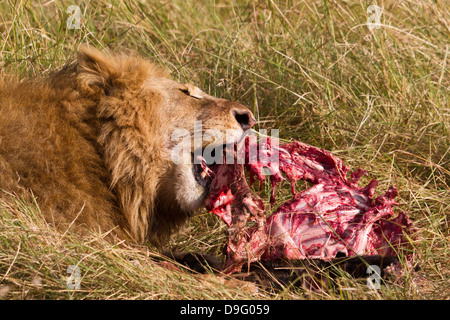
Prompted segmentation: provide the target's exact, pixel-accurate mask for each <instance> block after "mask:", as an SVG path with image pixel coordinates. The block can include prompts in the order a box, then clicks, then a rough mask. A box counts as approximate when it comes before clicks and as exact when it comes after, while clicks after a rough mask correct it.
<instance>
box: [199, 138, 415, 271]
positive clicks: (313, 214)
mask: <svg viewBox="0 0 450 320" xmlns="http://www.w3.org/2000/svg"><path fill="white" fill-rule="evenodd" d="M238 150H239V148H238ZM243 150H245V165H243V164H223V165H217V166H215V169H214V172H213V179H212V182H211V185H210V191H209V195H208V197H207V198H206V200H205V206H206V208H207V209H208V210H210V211H211V212H213V213H215V214H216V215H218V216H219V217H221V218H222V219H223V221H224V222H225V223H226V224H227V225H228V226H229V228H228V231H227V232H228V243H227V247H226V256H227V259H226V262H225V267H224V270H223V271H224V272H225V273H233V272H239V271H240V270H241V268H242V266H243V265H245V264H250V263H251V262H254V261H257V260H260V259H261V260H269V261H273V260H278V259H321V260H324V261H328V260H330V259H333V258H335V257H337V256H339V257H340V256H354V255H383V256H393V255H396V253H397V250H398V249H399V248H400V247H401V246H402V245H403V243H404V242H405V239H404V234H403V232H404V231H406V232H408V231H409V228H410V226H411V221H410V220H409V219H408V217H407V215H406V214H405V213H403V212H400V213H398V215H395V213H394V211H393V209H392V206H395V205H397V203H396V202H395V201H394V198H395V197H396V196H397V189H396V188H395V187H390V188H389V189H388V191H387V192H386V193H385V194H384V195H382V196H379V197H377V198H375V199H373V196H374V192H375V187H376V186H377V185H378V182H377V181H376V180H372V181H371V182H369V184H368V185H367V186H365V187H359V185H358V181H359V179H360V178H361V176H362V175H366V174H367V173H366V172H365V171H364V170H362V169H358V170H357V171H356V172H354V173H352V174H351V175H350V179H348V178H347V173H348V171H349V168H348V167H347V166H345V165H343V163H342V160H341V159H339V158H337V157H335V156H333V155H332V154H331V153H330V152H328V151H325V150H323V149H320V148H316V147H313V146H309V145H307V144H304V143H301V142H297V141H295V142H292V143H289V144H284V145H279V141H278V140H277V139H272V138H264V140H263V142H262V143H257V141H256V137H255V136H248V137H247V139H246V140H245V148H244V149H243ZM228 152H230V150H229V149H228ZM234 152H235V154H234V156H235V158H236V157H237V152H236V151H234ZM244 167H245V168H246V169H247V170H248V172H249V178H250V185H251V184H252V183H253V182H254V181H255V180H259V181H260V182H261V185H262V184H263V182H264V181H265V179H266V177H267V176H270V182H271V186H272V193H271V204H272V205H273V204H274V202H275V187H276V185H277V184H278V183H279V182H280V181H282V180H284V179H285V178H284V177H283V174H284V176H285V177H286V178H287V179H288V180H289V182H290V183H291V191H292V194H293V198H292V199H291V200H289V201H287V202H286V203H284V204H282V205H280V206H279V207H278V209H277V210H276V211H275V212H273V214H271V215H270V216H269V217H268V218H267V219H266V216H265V210H264V205H263V203H262V201H261V199H260V197H259V196H258V195H257V194H256V193H255V192H253V191H252V190H251V189H250V187H249V185H248V184H247V181H246V179H245V173H244ZM298 180H305V181H308V182H309V183H311V184H312V186H311V187H310V188H308V189H306V190H304V191H301V192H298V193H297V192H296V191H295V183H296V181H298Z"/></svg>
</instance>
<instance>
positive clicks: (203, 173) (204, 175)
mask: <svg viewBox="0 0 450 320" xmlns="http://www.w3.org/2000/svg"><path fill="white" fill-rule="evenodd" d="M200 175H201V176H202V178H203V179H205V178H206V172H205V171H202V173H200Z"/></svg>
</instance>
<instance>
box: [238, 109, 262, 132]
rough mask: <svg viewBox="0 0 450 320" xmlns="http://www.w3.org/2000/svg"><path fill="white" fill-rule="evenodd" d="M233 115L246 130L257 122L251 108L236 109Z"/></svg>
mask: <svg viewBox="0 0 450 320" xmlns="http://www.w3.org/2000/svg"><path fill="white" fill-rule="evenodd" d="M233 115H234V118H235V119H236V121H237V122H238V123H239V125H240V126H241V127H242V129H243V130H244V131H246V130H248V129H250V128H251V127H253V126H254V125H255V123H256V120H255V119H254V118H253V114H252V113H251V112H250V111H249V110H242V109H234V110H233Z"/></svg>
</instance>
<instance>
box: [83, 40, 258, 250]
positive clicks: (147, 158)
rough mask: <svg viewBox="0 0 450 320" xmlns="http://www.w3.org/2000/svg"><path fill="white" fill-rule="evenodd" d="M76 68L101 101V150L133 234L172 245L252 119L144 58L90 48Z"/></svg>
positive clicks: (86, 87) (237, 106)
mask: <svg viewBox="0 0 450 320" xmlns="http://www.w3.org/2000/svg"><path fill="white" fill-rule="evenodd" d="M77 65H78V67H77V68H78V71H77V82H78V84H79V86H80V87H81V88H82V89H83V90H84V91H86V92H90V94H91V95H97V96H98V97H99V98H98V101H99V102H98V111H97V115H98V118H99V121H100V125H99V128H100V129H99V131H100V132H99V139H98V142H99V144H100V146H101V147H102V149H103V153H104V159H105V164H106V166H107V168H108V169H109V172H110V175H111V187H112V188H113V190H114V192H115V194H116V195H117V198H118V199H119V201H118V202H119V206H120V208H121V210H122V211H123V213H124V215H125V217H126V220H127V221H128V224H129V228H130V231H131V234H132V235H133V236H134V238H135V239H136V240H137V241H139V242H144V241H146V240H161V239H162V238H166V237H167V236H168V235H169V234H170V233H171V231H172V230H173V229H174V228H175V227H177V226H179V225H180V224H181V223H183V222H184V221H185V220H186V218H187V217H188V216H189V215H190V214H191V213H193V212H194V211H195V210H197V209H199V208H200V207H201V206H202V204H203V200H204V198H205V196H206V193H207V190H208V177H207V172H206V171H208V166H207V165H209V166H212V165H214V160H215V159H221V157H217V154H216V155H215V154H214V153H217V152H220V151H218V150H220V148H221V147H222V146H223V145H225V144H232V143H235V142H237V141H238V140H239V139H240V138H241V137H242V136H243V134H244V132H245V131H246V130H247V129H249V128H250V127H252V126H253V124H254V123H255V120H254V117H253V115H252V113H251V112H250V110H249V109H248V108H246V107H245V106H243V105H241V104H239V103H236V102H231V101H227V100H224V99H218V98H215V97H212V96H210V95H208V94H206V93H204V92H203V91H201V90H200V89H199V88H197V87H195V86H193V85H191V84H181V83H178V82H176V81H173V80H171V79H170V78H169V74H168V72H167V71H166V70H165V69H163V68H161V67H159V66H156V65H154V64H152V63H149V62H148V61H146V60H144V59H142V58H139V57H135V56H128V55H119V56H113V55H108V54H102V53H100V52H98V51H96V50H93V49H87V48H84V49H82V50H81V52H80V54H79V56H78V60H77ZM205 154H206V156H205ZM205 159H206V160H208V159H209V161H206V162H207V163H206V164H207V165H205ZM211 159H212V161H211ZM202 162H203V163H202Z"/></svg>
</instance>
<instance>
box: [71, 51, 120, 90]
mask: <svg viewBox="0 0 450 320" xmlns="http://www.w3.org/2000/svg"><path fill="white" fill-rule="evenodd" d="M77 62H78V66H79V73H78V78H79V79H80V80H81V81H82V82H83V83H84V84H85V85H86V86H88V87H91V88H92V87H98V88H99V89H100V90H102V91H103V92H105V93H108V92H110V91H111V89H112V88H113V86H114V79H116V78H117V77H118V70H117V65H114V58H113V57H112V56H111V55H109V54H107V53H106V54H105V53H102V52H100V51H98V50H97V49H93V48H89V47H82V48H81V49H80V52H79V53H78V58H77Z"/></svg>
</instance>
